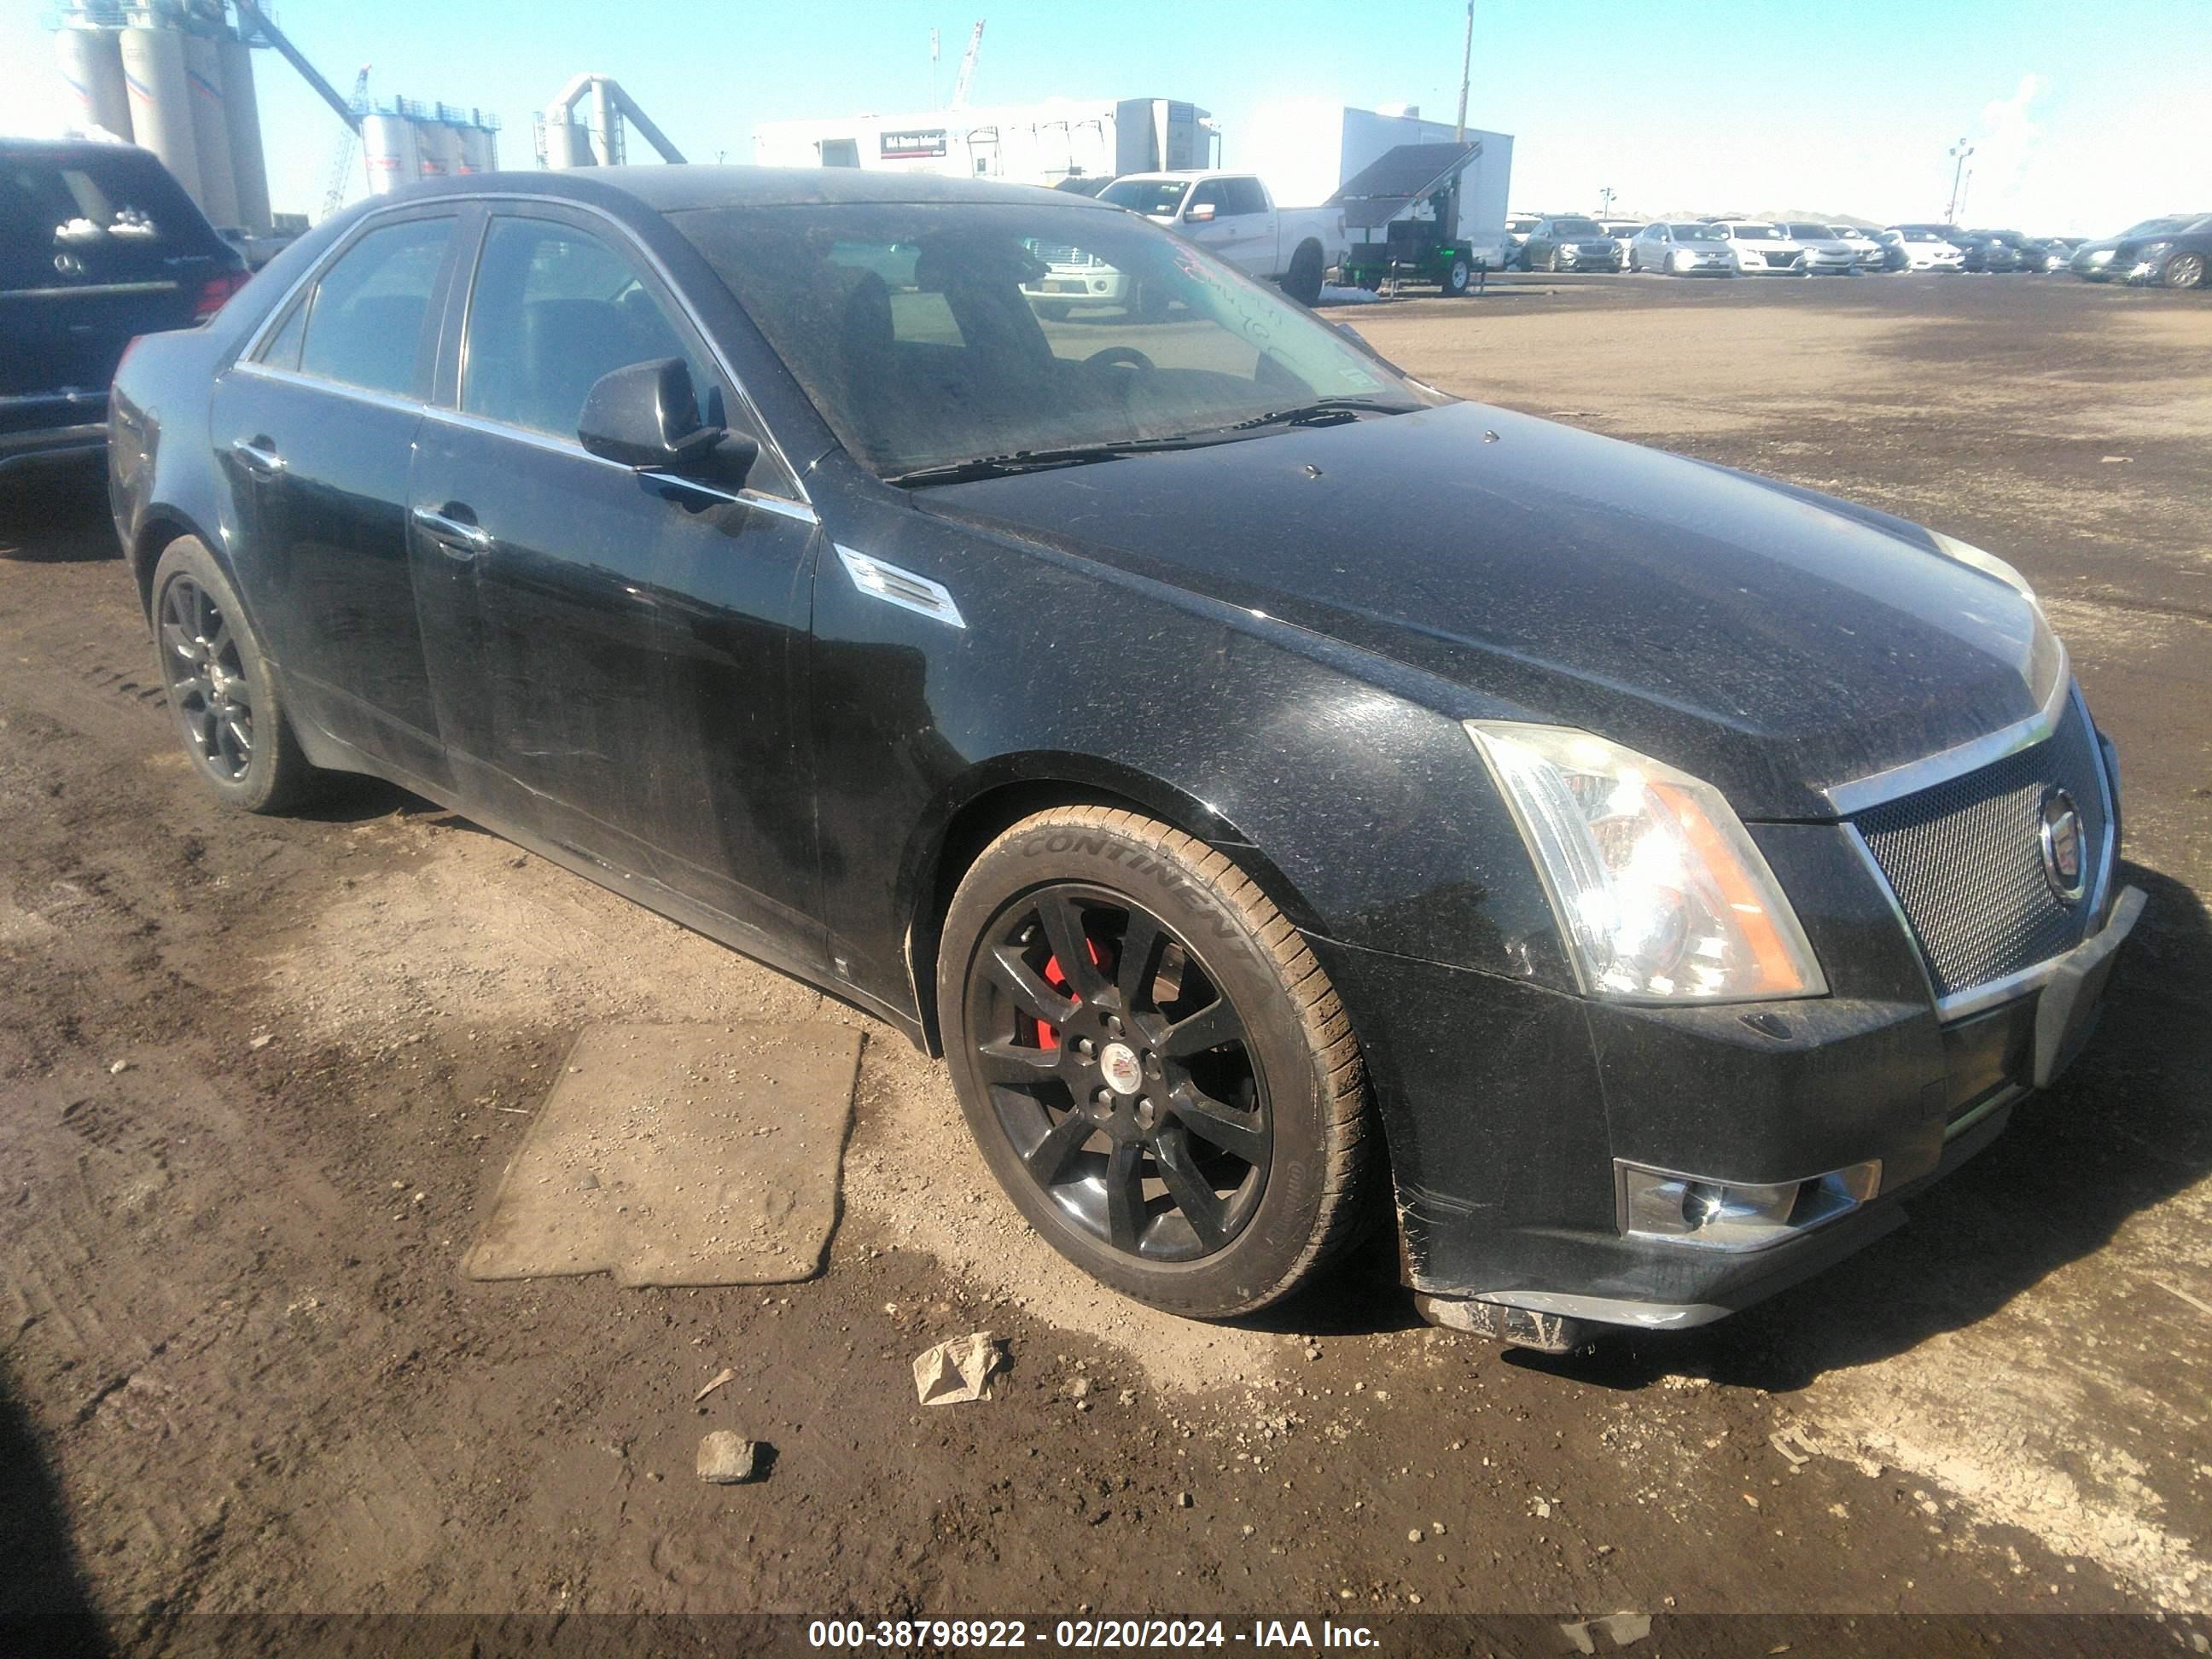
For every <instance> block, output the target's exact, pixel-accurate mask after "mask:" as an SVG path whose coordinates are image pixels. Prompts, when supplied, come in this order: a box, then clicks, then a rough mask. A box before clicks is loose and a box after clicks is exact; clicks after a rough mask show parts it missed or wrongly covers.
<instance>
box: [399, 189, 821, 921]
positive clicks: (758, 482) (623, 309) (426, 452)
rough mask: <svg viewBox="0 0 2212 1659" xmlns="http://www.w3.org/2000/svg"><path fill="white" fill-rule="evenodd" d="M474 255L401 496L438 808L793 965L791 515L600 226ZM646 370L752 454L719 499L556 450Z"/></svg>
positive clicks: (726, 394)
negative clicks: (526, 840)
mask: <svg viewBox="0 0 2212 1659" xmlns="http://www.w3.org/2000/svg"><path fill="white" fill-rule="evenodd" d="M474 266H475V275H474V279H473V286H472V288H471V289H470V291H469V292H468V293H467V294H466V295H465V306H464V304H463V299H464V296H463V295H461V294H459V293H458V292H457V294H456V295H455V297H454V310H455V313H456V315H457V317H458V318H459V327H458V335H459V347H458V350H457V351H455V352H454V353H453V354H452V362H451V363H450V364H449V366H448V368H447V371H446V372H447V374H448V375H449V376H450V377H451V380H452V382H453V395H452V396H451V397H450V398H443V397H441V399H440V404H441V406H440V407H439V408H437V409H435V410H433V411H432V412H431V414H430V416H429V417H428V420H427V422H426V423H425V425H424V428H423V430H422V441H421V445H420V447H419V450H418V453H417V456H416V463H415V468H414V474H413V478H412V481H411V484H410V489H411V495H412V516H413V520H414V522H413V525H412V526H411V528H412V534H413V544H414V552H413V559H414V569H415V576H416V592H417V596H418V602H419V604H420V606H421V613H422V626H423V630H424V637H425V639H426V641H427V642H428V659H429V665H430V673H431V682H432V685H433V688H434V690H435V700H436V707H437V719H438V724H439V729H440V731H441V733H442V735H443V738H444V741H445V744H446V745H447V750H448V752H449V754H450V756H451V757H452V760H453V767H454V771H455V775H456V779H457V781H458V782H459V786H460V787H461V790H462V793H463V795H464V797H465V799H470V800H473V801H477V802H480V803H482V806H483V811H485V812H486V813H487V815H488V816H491V817H495V818H498V819H501V820H503V821H504V823H506V824H507V825H508V826H509V827H511V828H513V829H519V830H521V831H523V832H525V833H527V834H532V835H536V836H540V837H542V838H544V839H545V840H547V841H550V842H553V843H555V844H556V845H557V846H560V847H562V848H567V849H569V850H571V851H574V852H576V853H580V854H583V855H585V856H586V857H588V858H590V859H592V860H595V861H597V862H599V863H601V864H605V865H611V866H615V867H616V868H617V869H620V870H622V871H623V872H629V873H634V874H640V875H644V876H647V877H650V878H653V879H654V880H657V881H659V883H660V884H663V885H664V886H665V887H666V888H668V889H669V890H671V891H673V892H675V893H677V894H678V895H680V896H684V897H687V898H690V899H691V900H694V901H696V902H700V903H702V904H705V905H707V906H708V907H710V908H713V909H714V910H715V911H716V912H718V913H719V914H720V915H722V916H724V917H726V918H729V919H731V920H733V921H737V922H738V923H739V924H741V926H743V927H744V928H745V929H746V930H748V931H750V932H751V933H753V934H754V935H755V948H757V949H758V950H760V951H763V954H768V955H771V956H781V957H791V956H792V955H793V954H798V955H799V956H801V957H804V958H805V960H806V961H808V962H811V961H813V960H815V959H816V958H817V957H818V955H819V952H818V950H817V949H816V948H815V936H816V934H817V932H818V930H817V928H816V927H815V925H814V924H813V923H812V922H811V921H809V920H807V917H808V916H809V915H810V914H811V912H812V911H813V910H814V908H815V902H814V900H815V895H814V886H815V858H814V825H813V787H812V775H811V757H810V756H809V754H808V752H807V750H806V747H805V743H804V741H803V732H802V729H801V728H800V727H799V725H798V724H797V723H796V720H795V718H794V708H795V703H796V702H797V698H798V691H797V684H798V677H799V675H801V674H802V673H803V672H804V669H805V660H806V657H805V643H806V631H807V628H808V625H809V622H810V620H811V605H812V578H813V559H814V554H815V544H816V525H815V519H814V514H813V512H812V510H811V508H810V507H808V506H807V505H806V503H805V498H804V495H803V494H802V493H801V491H800V490H799V486H798V484H797V483H796V482H795V481H794V480H793V477H792V475H791V473H790V472H789V471H787V469H786V468H785V466H784V465H783V463H782V462H781V459H779V458H778V457H777V455H776V453H775V448H774V446H773V444H772V443H771V442H770V441H769V437H768V435H767V434H766V432H765V431H763V430H762V429H761V428H759V426H758V425H757V422H754V420H753V418H752V416H750V412H749V410H748V409H747V407H746V405H745V404H744V399H743V397H742V394H741V392H740V391H739V389H738V386H737V385H736V383H735V380H734V379H733V377H732V376H731V375H730V374H728V373H727V371H726V369H725V368H724V367H723V366H722V364H721V362H720V360H719V359H718V358H717V357H716V356H715V355H714V353H713V352H712V351H711V350H710V349H708V346H707V345H706V343H705V342H704V341H703V340H702V337H700V335H699V333H698V332H697V331H696V328H695V327H694V325H692V324H691V322H690V319H689V317H688V314H687V313H685V311H684V307H683V306H682V304H681V302H680V301H678V298H677V296H676V295H674V294H673V292H672V291H671V289H669V288H668V286H667V285H666V284H665V283H664V282H663V280H662V279H661V278H660V276H659V273H658V272H657V270H655V269H654V268H653V264H652V263H651V261H650V260H649V259H648V258H647V257H646V256H645V255H644V254H643V253H642V252H641V250H640V249H638V248H637V247H636V246H635V245H634V244H633V243H632V242H631V241H630V240H629V238H628V236H627V234H625V233H624V232H623V231H622V230H621V229H620V228H618V227H617V226H615V225H613V224H612V223H611V222H607V221H605V220H604V219H600V218H599V217H598V216H594V215H590V214H586V213H583V212H580V211H576V210H568V209H564V208H559V207H554V206H551V205H546V206H542V207H541V206H537V205H532V206H529V207H527V208H525V207H523V206H520V205H518V206H516V207H513V208H512V209H503V210H499V211H496V212H495V213H494V214H493V215H492V216H491V217H490V219H489V222H488V224H487V226H486V228H485V230H484V234H483V242H482V247H481V251H480V252H477V254H476V256H475V260H474ZM666 357H682V358H684V359H685V360H686V361H687V362H688V363H689V364H690V369H691V375H692V380H693V384H694V386H696V388H697V390H698V392H699V400H700V407H701V410H702V413H703V414H704V415H705V416H707V418H708V419H709V420H711V421H719V422H720V423H722V424H725V425H727V426H729V427H730V428H732V430H734V431H738V432H742V433H744V434H745V435H749V436H751V437H754V438H756V439H757V440H758V441H760V443H761V445H762V453H761V457H760V459H759V461H758V463H757V465H756V466H755V468H754V471H753V472H752V474H751V475H750V477H749V478H748V479H747V481H746V487H745V488H744V489H742V490H726V489H708V488H704V487H702V486H700V485H697V484H693V483H684V482H683V481H680V480H678V479H675V478H672V477H663V476H659V475H653V474H641V473H639V472H636V471H632V470H631V469H630V468H629V467H626V466H621V465H616V464H615V463H613V462H610V461H605V460H602V459H599V458H598V457H596V456H593V455H591V454H589V453H586V451H585V450H584V449H583V447H581V446H580V444H579V443H578V442H577V441H576V426H577V417H578V416H579V414H580V411H581V409H582V405H583V402H584V398H585V396H586V393H587V392H589V391H590V390H591V388H592V384H593V383H594V382H595V381H596V380H599V377H600V376H601V375H603V374H608V373H610V372H611V371H612V370H614V369H617V368H623V367H625V366H627V365H629V364H631V363H635V362H648V361H652V360H654V359H659V358H666ZM448 403H450V404H452V405H453V406H452V407H447V406H445V405H446V404H448ZM801 942H803V948H801V949H800V950H799V951H797V952H794V951H793V945H794V944H799V943H801Z"/></svg>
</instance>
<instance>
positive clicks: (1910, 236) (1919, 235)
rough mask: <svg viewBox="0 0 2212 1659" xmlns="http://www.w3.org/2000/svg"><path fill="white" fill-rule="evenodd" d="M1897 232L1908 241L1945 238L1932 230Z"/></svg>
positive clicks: (1937, 240)
mask: <svg viewBox="0 0 2212 1659" xmlns="http://www.w3.org/2000/svg"><path fill="white" fill-rule="evenodd" d="M1897 234H1899V236H1902V237H1903V238H1905V240H1906V241H1908V242H1940V241H1942V240H1943V239H1942V237H1941V236H1938V235H1937V234H1936V233H1935V232H1934V231H1932V230H1900V231H1899V232H1898V233H1897Z"/></svg>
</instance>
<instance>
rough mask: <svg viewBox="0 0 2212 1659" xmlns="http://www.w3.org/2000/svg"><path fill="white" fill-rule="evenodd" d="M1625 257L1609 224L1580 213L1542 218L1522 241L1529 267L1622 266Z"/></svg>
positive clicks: (1525, 266) (1524, 264)
mask: <svg viewBox="0 0 2212 1659" xmlns="http://www.w3.org/2000/svg"><path fill="white" fill-rule="evenodd" d="M1622 257H1623V256H1622V254H1621V252H1620V243H1618V242H1616V241H1614V240H1613V238H1612V236H1611V235H1610V234H1607V230H1606V228H1605V227H1604V226H1603V225H1601V224H1600V223H1599V222H1597V221H1596V220H1595V219H1592V218H1589V217H1587V216H1583V215H1581V214H1567V215H1564V216H1560V217H1558V218H1553V219H1546V220H1543V221H1541V222H1539V223H1538V225H1537V226H1536V228H1535V229H1534V230H1532V231H1530V232H1529V233H1528V240H1527V241H1525V242H1523V243H1522V245H1521V264H1522V269H1524V270H1551V271H1561V270H1620V268H1621V262H1622Z"/></svg>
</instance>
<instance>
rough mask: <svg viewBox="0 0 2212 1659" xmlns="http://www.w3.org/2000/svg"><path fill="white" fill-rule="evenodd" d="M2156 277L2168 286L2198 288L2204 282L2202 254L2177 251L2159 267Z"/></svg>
mask: <svg viewBox="0 0 2212 1659" xmlns="http://www.w3.org/2000/svg"><path fill="white" fill-rule="evenodd" d="M2158 279H2159V281H2160V282H2161V283H2164V284H2165V285H2166V287H2168V288H2199V287H2202V286H2203V282H2204V256H2203V254H2201V253H2177V254H2174V255H2173V256H2172V258H2169V259H2167V260H2166V264H2164V265H2163V266H2161V267H2160V270H2159V273H2158Z"/></svg>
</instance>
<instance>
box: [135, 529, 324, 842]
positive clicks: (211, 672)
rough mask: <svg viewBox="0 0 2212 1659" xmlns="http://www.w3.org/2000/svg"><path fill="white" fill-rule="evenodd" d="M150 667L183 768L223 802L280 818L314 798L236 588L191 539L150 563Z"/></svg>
mask: <svg viewBox="0 0 2212 1659" xmlns="http://www.w3.org/2000/svg"><path fill="white" fill-rule="evenodd" d="M153 595H154V603H153V628H154V669H155V673H156V674H158V675H159V676H160V677H161V687H162V690H164V691H166V692H167V696H168V704H169V712H170V714H171V716H172V718H173V720H175V722H176V727H177V735H178V738H179V740H180V741H181V742H182V743H183V744H184V746H185V754H187V755H188V756H190V757H191V761H192V770H193V771H194V772H195V773H197V775H198V776H199V779H200V781H201V782H203V783H204V784H205V785H206V786H207V787H209V788H210V790H212V791H213V792H214V793H215V795H216V798H217V799H220V800H222V802H223V803H224V804H225V805H229V806H235V807H237V808H239V809H240V810H241V811H247V812H282V811H286V810H288V809H289V808H290V807H293V806H295V805H299V804H300V803H301V801H302V800H305V799H307V798H308V797H309V796H310V795H312V794H313V793H314V792H315V787H316V784H317V782H318V781H319V779H320V778H321V776H322V775H321V774H320V773H319V772H317V771H316V770H315V769H314V768H313V767H312V766H310V765H308V763H307V757H306V755H304V754H302V753H301V750H300V744H299V739H298V738H295V737H294V736H293V734H292V727H291V725H290V723H289V721H288V720H286V719H285V716H284V710H283V703H282V702H281V701H280V699H279V697H278V696H277V692H276V680H275V678H274V677H273V676H272V675H271V674H270V671H269V661H268V658H267V657H266V656H265V655H264V653H263V651H262V648H261V642H260V641H259V639H258V637H257V636H256V635H255V634H254V632H253V628H252V623H251V622H250V621H249V620H248V619H247V617H246V607H245V605H244V604H243V603H241V602H240V599H239V597H238V590H237V589H236V588H234V587H233V586H231V583H230V579H229V578H228V576H226V575H225V574H223V572H222V566H220V565H218V564H217V563H216V562H215V556H214V555H213V554H211V553H210V552H209V551H208V550H207V548H206V546H205V545H204V544H203V543H201V542H200V541H199V540H198V539H197V538H195V537H191V536H185V537H182V538H179V539H178V540H176V541H173V542H172V543H170V544H169V545H168V547H167V549H166V550H164V551H163V553H162V555H161V561H160V562H159V563H157V564H156V565H155V567H154V586H153Z"/></svg>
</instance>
